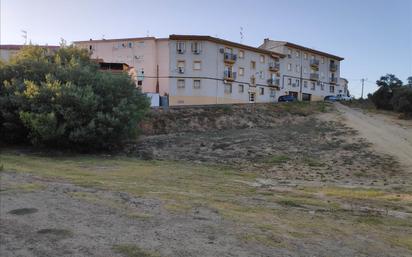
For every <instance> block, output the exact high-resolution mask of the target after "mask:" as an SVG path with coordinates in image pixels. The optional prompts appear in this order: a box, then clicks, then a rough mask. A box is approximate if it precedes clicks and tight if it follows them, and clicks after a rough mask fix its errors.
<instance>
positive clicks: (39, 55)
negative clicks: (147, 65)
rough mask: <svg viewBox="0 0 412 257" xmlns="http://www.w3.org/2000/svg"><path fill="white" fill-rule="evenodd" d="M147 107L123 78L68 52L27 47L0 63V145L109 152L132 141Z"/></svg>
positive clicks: (75, 51)
mask: <svg viewBox="0 0 412 257" xmlns="http://www.w3.org/2000/svg"><path fill="white" fill-rule="evenodd" d="M149 105H150V104H149V101H148V99H147V98H146V97H145V96H144V95H143V94H142V93H141V92H140V91H139V89H137V88H136V86H135V84H134V83H133V81H132V80H131V79H130V77H129V76H128V75H127V74H111V73H104V72H100V71H99V70H98V67H97V65H96V64H95V63H94V62H93V61H92V60H90V58H89V54H88V52H87V51H86V50H81V49H78V48H76V47H73V46H68V47H67V46H63V47H61V48H60V49H59V50H58V51H56V52H48V51H47V50H46V49H44V48H41V47H38V46H27V47H25V48H23V49H22V50H21V51H19V53H18V54H16V56H14V58H13V59H12V60H11V61H10V62H8V63H0V140H1V141H5V142H9V143H21V142H29V143H32V144H34V145H44V146H55V147H56V146H58V147H66V148H73V149H79V150H80V149H81V150H94V149H108V148H111V147H113V146H116V145H118V144H119V143H121V142H122V141H123V140H127V139H131V138H134V137H136V136H137V124H138V122H139V121H140V120H141V119H142V118H143V116H144V115H145V113H146V112H147V110H148V108H149Z"/></svg>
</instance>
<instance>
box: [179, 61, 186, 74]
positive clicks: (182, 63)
mask: <svg viewBox="0 0 412 257" xmlns="http://www.w3.org/2000/svg"><path fill="white" fill-rule="evenodd" d="M177 72H178V73H180V74H183V73H185V61H177Z"/></svg>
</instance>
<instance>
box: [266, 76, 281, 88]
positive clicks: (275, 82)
mask: <svg viewBox="0 0 412 257" xmlns="http://www.w3.org/2000/svg"><path fill="white" fill-rule="evenodd" d="M267 82H268V86H269V87H277V88H279V85H280V79H278V78H271V79H268V81H267Z"/></svg>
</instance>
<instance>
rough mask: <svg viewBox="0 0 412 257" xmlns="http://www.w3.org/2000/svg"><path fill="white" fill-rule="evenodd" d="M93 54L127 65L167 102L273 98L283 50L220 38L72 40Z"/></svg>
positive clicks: (145, 88)
mask: <svg viewBox="0 0 412 257" xmlns="http://www.w3.org/2000/svg"><path fill="white" fill-rule="evenodd" d="M74 43H75V45H77V46H79V47H82V48H86V49H88V50H90V51H91V53H92V58H94V59H101V60H103V61H104V62H108V63H125V64H127V65H129V66H130V67H132V68H133V69H134V70H135V73H136V74H137V76H136V78H135V80H136V83H137V85H138V86H140V87H141V88H142V90H143V92H156V93H159V94H160V95H167V96H168V97H169V104H170V105H194V104H224V103H248V102H275V101H276V100H277V98H278V97H279V96H280V95H282V92H280V88H281V84H280V69H281V62H280V59H281V58H284V55H283V54H279V53H276V52H273V51H268V50H265V49H261V48H255V47H251V46H247V45H243V44H239V43H235V42H231V41H227V40H223V39H219V38H214V37H210V36H197V35H170V37H169V38H167V39H156V38H152V37H146V38H126V39H113V40H87V41H76V42H74Z"/></svg>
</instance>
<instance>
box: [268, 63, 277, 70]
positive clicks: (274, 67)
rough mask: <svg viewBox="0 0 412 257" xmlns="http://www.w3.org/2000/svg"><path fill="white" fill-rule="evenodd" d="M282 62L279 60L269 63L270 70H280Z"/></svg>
mask: <svg viewBox="0 0 412 257" xmlns="http://www.w3.org/2000/svg"><path fill="white" fill-rule="evenodd" d="M279 69H280V63H279V62H270V63H269V70H270V71H279Z"/></svg>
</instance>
